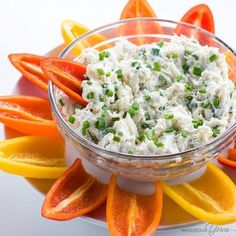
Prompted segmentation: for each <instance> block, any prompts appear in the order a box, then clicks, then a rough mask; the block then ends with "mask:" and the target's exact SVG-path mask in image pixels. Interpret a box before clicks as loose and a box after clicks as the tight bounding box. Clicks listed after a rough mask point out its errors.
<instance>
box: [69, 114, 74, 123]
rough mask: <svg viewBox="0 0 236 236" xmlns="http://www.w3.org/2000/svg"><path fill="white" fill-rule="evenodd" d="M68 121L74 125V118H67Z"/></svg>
mask: <svg viewBox="0 0 236 236" xmlns="http://www.w3.org/2000/svg"><path fill="white" fill-rule="evenodd" d="M68 121H69V122H70V123H71V124H74V123H75V117H74V116H69V119H68Z"/></svg>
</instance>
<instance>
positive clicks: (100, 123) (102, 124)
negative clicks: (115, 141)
mask: <svg viewBox="0 0 236 236" xmlns="http://www.w3.org/2000/svg"><path fill="white" fill-rule="evenodd" d="M95 127H96V128H97V129H98V130H103V129H105V127H106V123H105V119H104V118H103V117H100V118H98V119H97V121H96V122H95Z"/></svg>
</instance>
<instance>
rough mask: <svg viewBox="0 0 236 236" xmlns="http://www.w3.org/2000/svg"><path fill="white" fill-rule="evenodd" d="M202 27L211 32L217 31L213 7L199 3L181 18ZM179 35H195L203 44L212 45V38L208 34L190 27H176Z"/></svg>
mask: <svg viewBox="0 0 236 236" xmlns="http://www.w3.org/2000/svg"><path fill="white" fill-rule="evenodd" d="M180 21H182V22H185V23H189V24H192V25H195V26H198V27H200V28H203V29H205V30H207V31H209V32H211V33H213V34H214V33H215V23H214V17H213V14H212V12H211V9H210V8H209V7H208V6H207V5H206V4H199V5H196V6H194V7H192V8H191V9H190V10H188V11H187V12H186V13H185V15H184V16H183V17H182V19H181V20H180ZM175 33H176V34H178V35H181V34H183V35H185V36H187V37H195V38H196V39H198V40H199V42H200V43H201V44H202V45H210V44H211V40H210V38H209V37H208V36H205V35H204V34H202V33H200V32H197V31H196V30H195V29H192V30H190V29H188V28H186V27H185V26H181V25H178V26H177V27H176V29H175Z"/></svg>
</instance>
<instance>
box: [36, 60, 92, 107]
mask: <svg viewBox="0 0 236 236" xmlns="http://www.w3.org/2000/svg"><path fill="white" fill-rule="evenodd" d="M41 68H42V70H43V73H44V75H45V77H46V78H47V79H48V80H51V81H52V82H53V83H54V84H55V85H56V86H57V87H58V88H59V89H61V90H62V91H63V92H64V93H66V94H67V95H68V96H69V97H70V98H71V99H73V100H74V101H76V102H77V103H79V104H80V105H82V106H86V105H87V102H86V101H84V100H83V98H82V97H81V82H82V81H83V79H84V75H85V73H86V66H84V65H82V64H79V63H77V62H74V61H71V60H67V59H59V58H50V59H47V60H44V61H43V62H42V63H41Z"/></svg>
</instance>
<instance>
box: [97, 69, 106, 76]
mask: <svg viewBox="0 0 236 236" xmlns="http://www.w3.org/2000/svg"><path fill="white" fill-rule="evenodd" d="M97 73H98V74H99V75H101V76H102V75H105V72H104V70H103V69H102V68H97Z"/></svg>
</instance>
